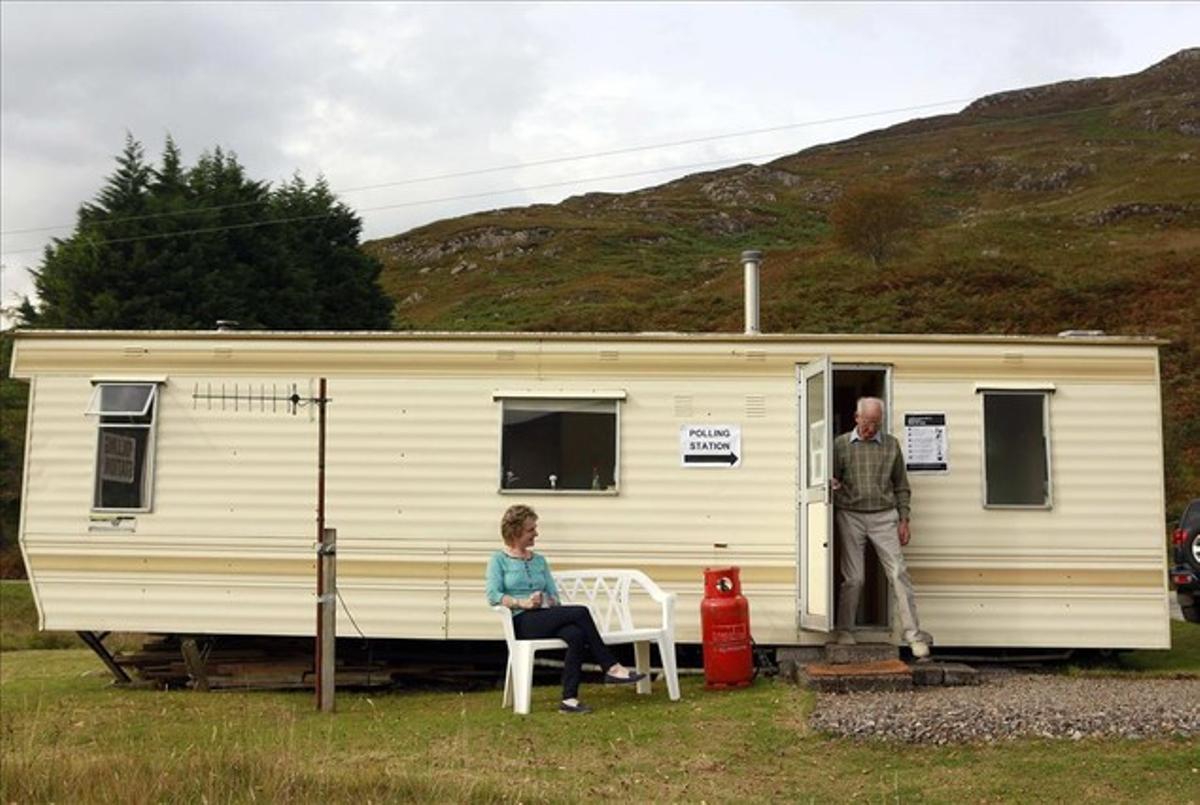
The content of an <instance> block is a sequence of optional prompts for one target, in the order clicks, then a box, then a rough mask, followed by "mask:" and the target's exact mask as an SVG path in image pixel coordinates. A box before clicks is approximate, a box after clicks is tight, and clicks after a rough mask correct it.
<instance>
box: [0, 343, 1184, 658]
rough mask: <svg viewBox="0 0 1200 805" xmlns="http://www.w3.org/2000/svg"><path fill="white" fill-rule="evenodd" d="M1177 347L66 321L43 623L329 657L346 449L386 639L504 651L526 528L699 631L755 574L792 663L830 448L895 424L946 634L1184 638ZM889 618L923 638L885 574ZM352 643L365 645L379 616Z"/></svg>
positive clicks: (45, 544) (824, 513) (51, 416)
mask: <svg viewBox="0 0 1200 805" xmlns="http://www.w3.org/2000/svg"><path fill="white" fill-rule="evenodd" d="M1159 346H1160V342H1158V341H1155V340H1153V339H1146V338H1133V337H1115V336H1103V335H1097V334H1083V335H1072V334H1064V335H1062V336H1058V337H1004V336H932V335H931V336H910V335H905V336H900V335H895V336H891V335H777V334H770V335H759V334H749V335H741V334H732V335H731V334H701V335H696V334H669V333H668V334H661V333H659V334H656V333H639V334H528V333H522V334H517V333H513V334H496V333H488V334H464V333H442V334H434V333H430V334H417V333H280V332H79V331H74V332H65V331H56V332H52V331H26V332H20V333H18V334H17V336H16V342H15V348H14V352H13V359H12V374H13V376H15V377H18V378H23V379H26V380H28V382H29V384H30V396H29V422H28V435H27V440H26V452H25V475H24V491H23V497H22V516H21V525H20V544H21V550H22V552H23V555H24V558H25V562H26V565H27V568H28V572H29V577H30V580H31V583H32V588H33V592H34V595H35V597H36V601H37V606H38V612H39V616H40V619H41V626H42V627H43V628H45V629H65V630H77V631H92V632H100V631H139V632H151V633H176V634H243V635H309V634H312V633H313V629H314V616H313V612H314V593H313V590H314V573H315V565H316V563H315V554H314V543H315V528H314V508H315V500H316V487H317V429H316V425H315V423H314V419H313V415H312V407H311V406H309V407H304V406H303V405H302V406H300V407H298V408H296V409H295V411H294V412H293V409H292V406H291V405H290V404H289V402H288V398H289V397H291V396H293V395H294V396H295V397H297V398H306V397H311V396H312V394H313V390H314V389H315V385H316V382H317V378H327V380H328V388H329V397H330V400H331V401H330V402H329V404H328V438H327V461H326V470H327V500H328V504H327V513H326V518H327V523H328V525H329V526H331V527H336V528H337V530H338V580H339V586H340V590H341V595H342V598H343V599H344V602H345V605H346V609H348V610H349V613H350V614H352V615H353V617H354V620H355V621H356V623H357V627H358V628H361V629H362V630H363V632H364V633H366V634H367V635H368V636H372V637H381V638H443V639H497V640H498V639H500V631H499V625H498V623H497V622H496V619H495V616H494V615H493V614H492V613H491V612H489V611H488V609H487V607H486V606H485V604H484V599H483V568H484V563H485V561H486V559H487V557H488V555H489V554H490V553H491V552H492V551H494V550H495V549H496V548H497V547H498V545H499V534H498V521H499V517H500V514H501V512H502V511H503V510H504V509H505V508H506V507H507V506H509V505H510V504H512V503H516V502H523V503H528V504H531V505H532V506H534V508H536V509H537V510H538V512H539V514H540V515H541V532H542V537H541V540H540V545H539V549H540V550H542V551H544V552H545V553H546V554H547V556H549V558H550V559H551V561H552V563H553V564H554V565H555V566H556V567H558V568H564V569H565V568H590V567H631V568H638V569H641V570H643V571H645V572H647V573H648V574H649V575H650V576H651V577H653V578H654V579H655V580H656V581H657V582H658V583H659V584H661V585H662V586H663V587H664V588H666V589H668V590H672V591H674V592H676V593H677V594H678V596H679V603H678V609H677V618H678V621H679V624H680V626H679V634H678V639H679V640H680V641H683V642H689V641H698V639H699V598H700V595H701V590H702V572H703V569H704V568H705V567H706V566H714V565H737V566H739V567H741V569H742V579H743V584H744V590H745V593H746V595H747V597H748V599H749V601H750V608H751V622H752V632H753V636H754V638H755V639H756V640H757V641H758V642H759V643H760V644H775V645H800V644H809V643H819V642H823V641H824V640H825V639H826V632H827V631H828V630H829V629H830V628H831V623H830V621H831V620H832V613H833V597H834V592H835V588H836V584H837V577H836V557H835V541H834V539H833V538H832V534H831V529H830V522H831V519H830V509H831V507H830V504H829V478H828V472H827V465H828V456H829V449H830V447H831V439H832V437H833V435H834V434H836V433H838V432H841V431H845V430H848V429H849V428H850V427H852V424H853V420H852V414H853V407H854V403H855V400H856V398H857V397H859V396H863V395H871V396H878V397H881V398H883V399H884V400H885V401H886V403H887V412H886V416H887V422H886V424H885V428H886V429H887V430H889V431H890V432H892V433H894V434H895V435H897V436H898V437H899V438H900V440H901V443H902V444H903V445H904V448H905V452H906V457H907V461H908V465H909V475H910V479H911V483H912V488H913V519H912V529H913V540H912V542H911V543H910V544H909V546H908V547H907V548H906V555H907V557H908V562H909V566H910V571H911V575H912V578H913V582H914V585H915V588H916V592H917V597H918V605H919V608H920V612H921V617H922V624H923V626H924V627H925V628H926V629H927V630H928V631H929V632H931V633H932V634H933V635H934V637H935V639H936V641H937V645H938V646H987V647H997V646H1003V647H1054V648H1064V647H1105V648H1165V647H1168V646H1169V641H1170V638H1169V631H1168V617H1169V615H1168V612H1169V610H1168V606H1169V604H1168V593H1167V583H1166V571H1165V565H1166V563H1165V559H1164V550H1165V549H1164V541H1163V538H1162V516H1163V510H1164V501H1163V477H1162V475H1163V449H1162V439H1161V421H1160V408H1161V406H1160V399H1159V380H1158V347H1159ZM869 583H870V584H871V585H872V591H871V592H870V594H868V595H867V596H865V600H864V603H863V611H862V612H861V613H860V622H865V623H867V624H868V625H873V628H874V629H875V630H876V632H877V633H878V636H879V637H880V638H881V639H895V638H896V637H897V634H896V633H895V631H894V627H892V626H891V619H890V617H889V605H890V602H889V596H888V595H887V592H886V586H885V583H884V582H883V581H882V579H880V578H876V579H874V581H870V580H869ZM339 617H340V619H341V620H340V621H339V625H338V630H339V632H340V633H342V634H349V633H352V632H351V629H352V626H351V624H350V623H349V621H348V620H347V618H346V611H345V610H343V611H342V612H341V613H340V615H339Z"/></svg>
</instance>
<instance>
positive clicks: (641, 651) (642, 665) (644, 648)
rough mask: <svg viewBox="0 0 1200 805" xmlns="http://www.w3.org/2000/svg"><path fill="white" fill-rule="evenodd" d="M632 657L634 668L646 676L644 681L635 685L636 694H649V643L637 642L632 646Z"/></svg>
mask: <svg viewBox="0 0 1200 805" xmlns="http://www.w3.org/2000/svg"><path fill="white" fill-rule="evenodd" d="M633 657H634V663H635V667H636V668H637V669H638V672H639V673H643V674H645V675H646V678H645V679H642V680H640V681H639V682H638V683H637V692H638V693H649V692H650V643H648V642H647V641H645V640H639V641H638V642H636V643H634V644H633Z"/></svg>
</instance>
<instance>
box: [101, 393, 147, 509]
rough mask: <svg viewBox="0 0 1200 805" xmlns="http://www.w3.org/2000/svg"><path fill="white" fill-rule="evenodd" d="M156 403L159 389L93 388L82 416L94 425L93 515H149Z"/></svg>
mask: <svg viewBox="0 0 1200 805" xmlns="http://www.w3.org/2000/svg"><path fill="white" fill-rule="evenodd" d="M157 403H158V384H157V383H97V384H96V389H95V391H93V392H92V399H91V402H90V403H89V404H88V408H87V411H86V412H85V413H86V414H87V415H88V416H94V417H96V420H97V422H96V430H97V441H96V478H95V483H94V486H93V490H94V491H93V495H92V508H93V509H97V510H106V511H113V510H115V511H149V510H150V493H151V489H152V487H153V480H154V419H155V416H154V415H155V409H156V407H157Z"/></svg>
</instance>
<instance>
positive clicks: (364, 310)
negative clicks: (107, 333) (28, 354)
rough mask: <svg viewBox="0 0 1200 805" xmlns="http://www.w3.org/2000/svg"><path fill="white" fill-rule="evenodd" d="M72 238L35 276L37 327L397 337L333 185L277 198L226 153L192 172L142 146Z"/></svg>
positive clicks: (126, 154) (173, 157)
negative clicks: (226, 325)
mask: <svg viewBox="0 0 1200 805" xmlns="http://www.w3.org/2000/svg"><path fill="white" fill-rule="evenodd" d="M116 162H117V168H116V170H115V172H114V173H113V174H112V175H111V176H109V177H108V179H107V180H106V181H105V183H104V185H103V187H101V189H100V190H99V192H98V193H97V194H96V197H95V199H94V200H93V201H91V202H89V203H85V204H83V205H81V206H80V208H79V213H78V216H77V221H76V226H75V231H74V233H72V234H71V236H70V237H67V238H63V239H55V241H54V242H53V243H52V244H51V245H50V246H49V247H48V248H47V249H46V252H45V254H44V255H43V258H42V263H41V266H40V267H39V269H38V270H37V271H35V272H34V282H35V288H36V289H37V296H38V304H37V305H35V304H33V303H32V302H31V301H30V300H29V299H26V300H24V301H23V302H22V304H21V306H20V308H19V310H18V315H19V317H20V318H21V319H22V320H23V321H24V323H25V324H26V325H27V326H33V327H61V328H99V329H208V328H211V327H212V326H213V324H214V323H215V322H216V321H217V320H218V319H235V320H237V321H239V322H240V323H241V325H242V326H243V327H244V328H262V329H313V328H320V329H388V328H389V327H390V324H391V301H390V300H389V298H388V297H387V296H386V294H384V293H383V291H382V290H381V289H380V287H379V284H378V279H379V272H380V269H381V266H380V264H379V263H378V262H377V261H376V260H374V259H373V258H371V257H369V256H367V255H366V254H364V253H363V252H362V251H361V250H360V249H359V248H358V245H359V235H360V233H361V230H362V222H361V221H360V220H359V218H358V216H357V215H355V214H354V212H353V211H352V210H351V209H350V208H349V207H347V206H346V205H344V204H343V203H342V202H340V201H339V200H338V199H337V197H336V196H335V195H334V194H333V193H332V192H331V191H330V190H329V187H328V185H327V184H326V183H325V181H324V180H323V179H318V181H317V182H316V183H315V184H312V185H308V184H306V183H305V182H304V180H303V179H302V178H300V177H299V176H296V177H294V178H293V179H292V180H291V181H290V182H287V183H284V184H283V185H281V186H280V187H278V188H275V189H272V188H271V186H270V184H269V183H266V182H259V181H255V180H252V179H250V178H249V177H248V176H247V175H246V171H245V169H244V168H243V167H242V165H241V164H240V163H239V162H238V160H237V156H236V155H235V154H233V153H232V152H228V151H225V150H223V149H221V148H219V147H218V148H214V149H212V150H211V151H208V152H205V153H203V154H201V155H200V157H199V159H197V161H196V163H195V165H193V166H192V167H190V168H187V167H185V166H184V163H183V158H182V154H181V153H180V150H179V148H178V146H177V145H176V143H175V142H174V140H173V139H172V138H170V137H169V136H168V137H167V140H166V143H165V145H164V148H163V153H162V157H161V159H160V162H159V165H158V166H153V165H149V164H147V163H146V160H145V156H144V151H143V149H142V146H141V144H140V143H138V142H137V141H136V140H135V139H134V138H133V137H132V135H130V136H127V137H126V141H125V147H124V149H123V151H122V152H121V154H120V155H119V156H118V157H117V160H116Z"/></svg>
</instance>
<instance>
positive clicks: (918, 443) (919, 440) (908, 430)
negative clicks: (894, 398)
mask: <svg viewBox="0 0 1200 805" xmlns="http://www.w3.org/2000/svg"><path fill="white" fill-rule="evenodd" d="M946 438H947V437H946V414H945V412H933V413H928V412H926V413H916V414H909V413H906V414H905V415H904V458H905V465H904V466H905V468H906V469H907V470H908V471H909V472H946V471H948V470H949V469H950V460H949V456H950V448H949V445H948V444H947V443H946Z"/></svg>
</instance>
